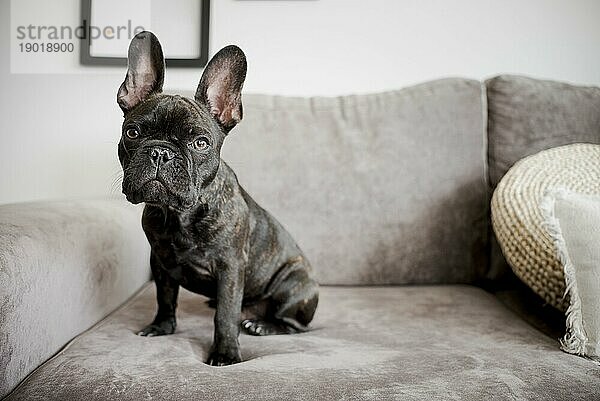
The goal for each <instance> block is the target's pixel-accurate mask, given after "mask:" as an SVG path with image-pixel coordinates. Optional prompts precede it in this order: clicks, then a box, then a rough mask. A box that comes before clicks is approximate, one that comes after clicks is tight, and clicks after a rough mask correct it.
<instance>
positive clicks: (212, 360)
mask: <svg viewBox="0 0 600 401" xmlns="http://www.w3.org/2000/svg"><path fill="white" fill-rule="evenodd" d="M241 361H242V357H241V355H240V353H239V351H237V352H230V353H227V354H224V353H221V352H216V351H212V352H211V353H210V356H209V357H208V360H207V361H206V364H207V365H211V366H227V365H233V364H234V363H238V362H241Z"/></svg>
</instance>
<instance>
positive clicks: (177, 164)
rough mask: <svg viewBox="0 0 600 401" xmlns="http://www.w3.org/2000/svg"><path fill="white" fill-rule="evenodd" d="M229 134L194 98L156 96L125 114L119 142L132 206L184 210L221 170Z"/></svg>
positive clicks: (190, 205)
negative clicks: (156, 205)
mask: <svg viewBox="0 0 600 401" xmlns="http://www.w3.org/2000/svg"><path fill="white" fill-rule="evenodd" d="M224 138H225V134H224V133H223V131H222V130H221V129H220V127H219V126H218V125H217V123H216V122H215V121H214V119H213V118H212V116H211V115H210V114H209V113H208V111H207V110H206V108H204V107H201V106H200V105H199V104H197V103H196V102H195V101H193V100H189V99H186V98H183V97H180V96H170V95H156V96H154V97H152V98H151V99H148V100H146V101H145V102H144V103H143V104H140V105H139V107H136V108H135V109H134V110H132V111H131V112H130V113H128V114H127V115H126V116H125V121H124V122H123V132H122V138H121V142H120V144H119V159H120V160H121V164H122V166H123V172H124V174H123V193H124V194H125V195H126V196H127V200H129V201H130V202H132V203H140V202H147V203H153V204H161V205H168V206H172V207H173V208H175V209H181V210H185V209H188V208H190V207H192V206H193V205H195V204H196V203H197V202H198V201H199V197H200V192H201V189H202V188H203V187H206V186H207V185H208V184H209V183H210V181H212V179H213V178H214V176H215V175H216V173H217V169H218V168H219V160H220V150H221V144H222V143H223V139H224Z"/></svg>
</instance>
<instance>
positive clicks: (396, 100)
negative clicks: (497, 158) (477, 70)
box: [223, 79, 487, 284]
mask: <svg viewBox="0 0 600 401" xmlns="http://www.w3.org/2000/svg"><path fill="white" fill-rule="evenodd" d="M481 97H482V87H481V83H480V82H477V81H472V80H466V79H444V80H438V81H432V82H428V83H425V84H421V85H417V86H413V87H410V88H405V89H402V90H398V91H393V92H386V93H380V94H373V95H362V96H342V97H336V98H286V97H281V96H260V95H249V96H246V97H244V99H243V103H244V119H243V120H242V122H241V123H240V124H239V125H238V126H237V127H236V128H235V129H234V130H233V131H231V133H230V134H229V136H228V138H227V139H226V140H225V143H224V145H223V158H224V159H225V160H226V161H227V162H228V164H229V165H230V166H231V167H232V168H233V169H234V171H235V172H236V173H237V176H238V178H239V180H240V182H241V184H242V186H244V187H245V189H246V190H247V191H248V192H249V193H250V195H252V196H253V197H254V198H255V199H256V200H257V201H258V203H259V204H261V205H262V206H263V207H265V208H266V209H267V210H269V211H270V212H271V213H272V214H273V215H274V216H275V217H276V218H277V219H278V220H279V221H280V222H281V223H282V224H283V225H284V226H285V227H286V228H287V229H288V230H289V231H290V232H291V234H292V235H293V236H294V238H295V239H296V240H297V241H298V243H299V245H300V247H301V248H302V249H303V250H304V251H305V253H306V255H307V256H308V258H309V259H310V261H311V263H312V265H313V266H314V268H315V271H316V272H317V277H318V280H319V282H320V283H322V284H408V283H471V282H473V281H475V280H477V279H478V278H480V277H481V276H483V275H484V273H485V266H486V262H485V252H484V244H485V242H486V235H487V218H486V211H487V195H486V191H487V189H486V182H485V169H484V164H485V141H484V139H485V138H484V134H483V132H484V131H483V126H484V122H483V118H484V112H483V110H482V108H483V107H482V102H481Z"/></svg>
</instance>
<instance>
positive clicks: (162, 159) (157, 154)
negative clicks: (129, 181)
mask: <svg viewBox="0 0 600 401" xmlns="http://www.w3.org/2000/svg"><path fill="white" fill-rule="evenodd" d="M174 157H175V154H174V153H173V152H172V151H170V150H169V149H166V148H159V147H156V148H152V149H150V158H151V159H152V161H153V162H154V164H155V165H156V166H158V165H159V164H160V163H162V164H165V163H167V162H168V161H169V160H172V159H173V158H174Z"/></svg>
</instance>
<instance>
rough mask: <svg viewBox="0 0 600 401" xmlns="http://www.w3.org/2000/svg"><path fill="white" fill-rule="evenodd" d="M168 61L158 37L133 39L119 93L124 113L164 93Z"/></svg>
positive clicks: (141, 35)
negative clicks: (150, 97)
mask: <svg viewBox="0 0 600 401" xmlns="http://www.w3.org/2000/svg"><path fill="white" fill-rule="evenodd" d="M164 79H165V58H164V56H163V52H162V48H161V46H160V42H159V41H158V38H157V37H156V36H155V35H154V34H153V33H152V32H148V31H143V32H140V33H138V34H137V35H135V36H134V38H133V39H132V40H131V43H130V44H129V51H128V53H127V75H126V76H125V81H123V83H122V84H121V86H120V87H119V91H118V92H117V103H118V104H119V106H120V107H121V110H123V112H124V113H126V112H128V111H129V110H131V109H133V108H134V107H135V106H137V105H138V104H140V103H141V102H142V101H143V100H145V99H147V98H148V97H149V96H150V95H152V94H154V93H160V92H162V86H163V82H164Z"/></svg>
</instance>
